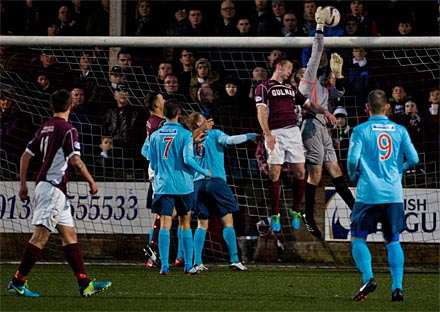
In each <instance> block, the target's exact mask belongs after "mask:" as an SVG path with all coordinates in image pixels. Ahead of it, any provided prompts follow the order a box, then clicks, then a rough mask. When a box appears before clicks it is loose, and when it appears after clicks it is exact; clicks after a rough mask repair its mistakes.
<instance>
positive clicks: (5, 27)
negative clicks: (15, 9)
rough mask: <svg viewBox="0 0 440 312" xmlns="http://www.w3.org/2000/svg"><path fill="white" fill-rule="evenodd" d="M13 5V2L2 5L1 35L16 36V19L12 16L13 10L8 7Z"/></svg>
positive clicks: (0, 9) (0, 6) (0, 7)
mask: <svg viewBox="0 0 440 312" xmlns="http://www.w3.org/2000/svg"><path fill="white" fill-rule="evenodd" d="M10 5H11V2H9V3H8V2H6V1H2V2H1V3H0V23H1V24H0V33H1V34H2V35H9V36H10V35H14V34H16V31H15V29H14V22H15V21H14V19H13V15H12V14H11V12H10V11H11V10H10V8H9V7H8V6H10Z"/></svg>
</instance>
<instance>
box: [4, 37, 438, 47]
mask: <svg viewBox="0 0 440 312" xmlns="http://www.w3.org/2000/svg"><path fill="white" fill-rule="evenodd" d="M312 42H313V37H288V38H286V37H245V38H243V37H80V36H53V37H49V36H29V37H23V36H0V44H1V45H5V46H34V47H38V46H69V47H84V46H102V47H129V46H130V47H150V48H162V47H176V48H184V47H189V46H190V47H193V48H207V47H215V48H243V47H246V48H264V47H273V46H276V47H279V48H305V47H310V46H311V45H312ZM324 44H325V46H327V47H333V48H348V47H352V48H353V47H365V48H417V47H423V48H438V47H439V46H440V38H439V37H325V38H324Z"/></svg>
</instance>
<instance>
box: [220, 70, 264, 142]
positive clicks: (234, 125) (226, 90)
mask: <svg viewBox="0 0 440 312" xmlns="http://www.w3.org/2000/svg"><path fill="white" fill-rule="evenodd" d="M243 116H246V118H243ZM254 116H256V112H255V102H254V101H253V99H250V98H249V97H248V96H247V94H245V92H244V90H243V85H242V84H241V82H240V80H239V79H238V78H236V77H234V76H229V77H227V78H226V79H224V80H223V87H222V88H221V89H220V90H219V92H218V97H217V100H216V109H215V112H214V114H213V115H212V117H213V118H214V120H215V121H216V123H218V124H219V125H220V127H222V130H223V131H224V132H226V133H228V134H230V135H234V134H238V133H235V132H236V131H237V129H241V130H238V131H239V133H241V132H243V130H242V129H249V128H251V126H250V118H253V121H254V128H256V129H258V123H257V124H255V121H256V120H255V118H254ZM245 131H248V130H245Z"/></svg>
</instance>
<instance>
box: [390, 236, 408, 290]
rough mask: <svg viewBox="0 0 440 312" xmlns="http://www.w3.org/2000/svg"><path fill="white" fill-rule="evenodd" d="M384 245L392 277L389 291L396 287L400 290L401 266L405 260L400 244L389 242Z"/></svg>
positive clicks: (401, 282) (401, 281)
mask: <svg viewBox="0 0 440 312" xmlns="http://www.w3.org/2000/svg"><path fill="white" fill-rule="evenodd" d="M386 247H387V255H388V264H389V265H390V273H391V279H392V285H391V291H394V290H395V289H397V288H399V289H401V290H402V289H403V287H402V284H403V267H404V262H405V256H404V254H403V249H402V246H401V245H400V242H391V243H389V244H387V245H386Z"/></svg>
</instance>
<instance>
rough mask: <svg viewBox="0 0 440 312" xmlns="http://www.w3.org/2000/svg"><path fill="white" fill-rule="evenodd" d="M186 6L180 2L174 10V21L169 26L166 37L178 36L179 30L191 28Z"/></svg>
mask: <svg viewBox="0 0 440 312" xmlns="http://www.w3.org/2000/svg"><path fill="white" fill-rule="evenodd" d="M187 17H188V16H187V13H186V9H185V7H184V5H182V4H181V3H180V2H179V3H178V6H177V7H176V8H175V10H174V19H173V20H172V21H171V22H170V23H169V24H168V27H167V30H166V35H167V36H177V35H178V31H179V29H182V30H183V29H185V28H186V27H189V21H188V18H187Z"/></svg>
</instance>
